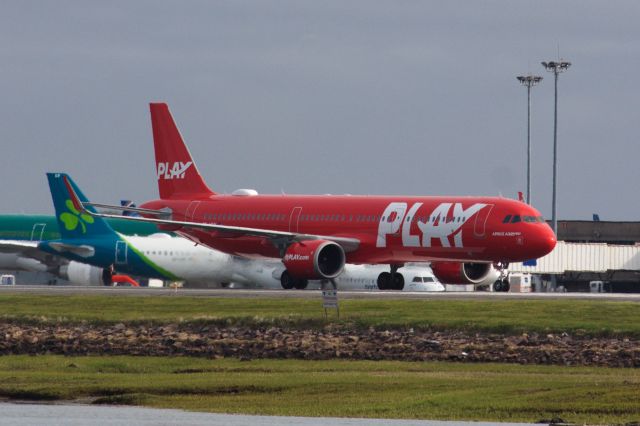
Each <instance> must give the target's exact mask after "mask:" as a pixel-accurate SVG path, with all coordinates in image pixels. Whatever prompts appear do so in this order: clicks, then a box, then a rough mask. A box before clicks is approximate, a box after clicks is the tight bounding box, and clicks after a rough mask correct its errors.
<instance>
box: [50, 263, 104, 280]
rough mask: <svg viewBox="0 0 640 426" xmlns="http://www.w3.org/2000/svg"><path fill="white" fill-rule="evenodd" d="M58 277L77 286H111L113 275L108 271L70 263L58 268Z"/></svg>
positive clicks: (83, 264)
mask: <svg viewBox="0 0 640 426" xmlns="http://www.w3.org/2000/svg"><path fill="white" fill-rule="evenodd" d="M59 275H60V277H61V278H64V279H65V280H69V281H70V282H72V283H73V284H78V285H111V276H112V275H113V273H112V272H111V271H110V270H109V269H104V268H98V267H97V266H91V265H87V264H85V263H80V262H74V261H71V262H69V264H68V265H63V266H61V267H60V273H59Z"/></svg>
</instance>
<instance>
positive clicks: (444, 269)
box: [431, 262, 502, 286]
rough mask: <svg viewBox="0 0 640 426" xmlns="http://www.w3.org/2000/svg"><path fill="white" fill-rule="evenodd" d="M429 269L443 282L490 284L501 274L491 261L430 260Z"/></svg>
mask: <svg viewBox="0 0 640 426" xmlns="http://www.w3.org/2000/svg"><path fill="white" fill-rule="evenodd" d="M431 270H433V274H434V275H435V276H436V278H438V280H439V281H440V282H441V283H443V284H474V285H476V286H478V285H490V284H493V283H494V282H496V281H497V280H498V279H499V278H500V276H501V275H502V272H501V271H500V270H499V269H497V268H496V267H495V266H493V264H491V263H461V262H432V263H431Z"/></svg>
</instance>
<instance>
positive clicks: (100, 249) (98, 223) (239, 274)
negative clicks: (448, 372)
mask: <svg viewBox="0 0 640 426" xmlns="http://www.w3.org/2000/svg"><path fill="white" fill-rule="evenodd" d="M63 176H64V179H66V180H68V182H69V183H70V185H71V186H72V187H73V189H74V192H75V193H76V194H78V196H79V197H80V199H81V200H83V201H87V199H86V197H85V196H84V194H83V193H82V191H81V190H80V189H79V188H78V186H77V185H76V184H75V182H73V180H71V178H69V177H68V176H67V175H63V174H59V173H58V174H53V173H50V174H48V175H47V178H48V181H49V187H50V190H51V195H52V199H53V202H54V206H55V210H56V220H57V222H58V224H57V225H58V226H57V227H55V226H49V231H48V232H49V234H46V235H45V234H44V232H45V231H44V229H45V227H46V225H45V224H44V223H42V224H41V225H42V226H38V227H36V226H34V227H33V231H32V235H31V237H35V238H37V237H38V235H40V240H41V241H23V242H22V243H21V244H20V243H18V242H16V241H14V242H12V243H8V242H6V241H0V248H2V247H5V248H6V247H12V248H13V249H14V250H15V249H16V247H19V248H22V249H24V251H27V252H29V254H26V253H25V252H24V251H23V253H22V255H23V256H25V257H26V258H27V259H30V260H34V261H35V259H34V258H33V257H29V256H34V253H36V252H37V256H39V257H40V258H42V257H43V256H45V255H46V256H48V257H49V261H48V263H49V264H53V263H54V262H58V263H60V258H65V259H69V260H70V262H68V264H66V266H64V267H63V268H62V270H63V271H66V276H64V278H68V279H70V280H71V281H72V282H76V283H82V282H83V280H84V281H87V280H88V278H90V277H93V278H94V280H93V281H91V280H89V281H90V282H91V283H93V284H98V283H99V282H95V281H102V282H104V283H107V282H108V279H109V277H110V274H111V273H112V272H113V271H117V272H124V273H128V274H132V275H136V276H143V277H151V278H160V279H163V280H180V281H186V282H187V284H188V285H212V284H222V283H233V284H235V285H240V286H244V287H258V288H281V284H280V279H279V278H280V277H279V275H278V274H281V273H282V272H283V268H281V267H280V265H278V264H274V263H271V264H270V263H268V262H261V261H248V262H247V261H244V260H243V259H239V258H237V257H234V256H230V255H228V254H224V253H221V252H218V251H215V250H211V249H209V248H206V247H203V246H201V245H195V244H194V243H193V242H191V241H189V240H186V239H184V238H180V237H172V236H170V235H168V234H165V233H157V232H156V233H154V234H150V231H152V230H155V226H153V225H148V224H145V226H142V227H140V226H137V228H139V229H137V230H138V232H137V233H139V234H140V233H146V234H150V235H146V236H140V235H126V234H125V233H123V232H116V231H114V230H113V228H112V227H111V226H109V224H108V223H107V222H106V221H105V220H104V219H102V218H99V217H98V218H94V217H92V216H90V215H87V214H84V213H82V212H80V211H78V210H76V209H75V208H74V207H73V205H72V204H71V202H70V195H69V193H68V189H67V187H66V185H65V184H64V183H63ZM114 221H115V223H116V224H120V223H121V222H122V220H114ZM133 223H134V222H127V224H128V225H129V226H128V228H129V230H135V227H132V226H131V225H132V224H133ZM50 225H52V224H50ZM52 229H56V230H57V229H59V231H58V232H56V233H54V232H52ZM5 233H6V234H11V235H12V236H17V235H18V234H17V233H16V232H13V233H9V232H5ZM34 233H35V234H34ZM26 234H27V232H23V233H22V234H20V235H22V236H23V237H26ZM0 235H2V230H0ZM42 237H49V238H42ZM32 239H34V238H32ZM348 268H355V269H354V271H353V272H352V273H350V274H349V275H348V276H347V278H348V284H349V285H348V286H347V287H349V288H352V289H372V287H373V286H372V285H371V283H372V282H374V283H375V282H376V281H377V278H378V275H379V274H380V273H383V271H376V269H375V268H373V269H367V270H362V268H358V267H348ZM91 272H93V274H92V273H91ZM98 272H100V273H98ZM376 272H377V273H376ZM402 272H403V274H404V276H403V279H406V281H407V282H406V286H404V288H405V289H406V290H409V291H411V290H413V291H441V290H443V289H444V287H443V286H442V285H441V284H440V283H437V282H436V281H435V280H433V279H432V274H431V271H430V269H429V268H428V266H426V265H414V266H410V267H407V268H405V269H403V270H402ZM427 280H428V281H427ZM345 284H347V282H345Z"/></svg>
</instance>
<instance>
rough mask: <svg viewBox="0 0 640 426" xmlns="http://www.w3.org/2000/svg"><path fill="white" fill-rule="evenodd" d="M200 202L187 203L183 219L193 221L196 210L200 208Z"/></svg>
mask: <svg viewBox="0 0 640 426" xmlns="http://www.w3.org/2000/svg"><path fill="white" fill-rule="evenodd" d="M200 203H201V201H192V202H190V203H189V206H188V207H187V211H186V212H185V219H186V220H192V221H195V217H196V210H197V209H198V207H199V206H200Z"/></svg>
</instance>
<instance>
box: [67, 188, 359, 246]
mask: <svg viewBox="0 0 640 426" xmlns="http://www.w3.org/2000/svg"><path fill="white" fill-rule="evenodd" d="M63 180H64V183H65V186H66V187H67V191H68V193H69V196H70V198H71V203H72V204H73V206H74V207H75V208H76V210H78V211H82V212H84V213H86V214H89V215H91V216H98V217H105V218H113V219H125V220H132V221H138V222H149V223H156V224H158V225H169V226H173V227H178V228H194V229H203V230H206V231H218V232H221V233H224V234H228V235H225V237H229V236H238V237H241V236H253V237H262V238H266V239H268V240H269V241H271V242H272V243H273V244H274V246H276V247H283V246H285V247H286V245H288V244H290V243H292V242H300V241H308V240H327V241H333V242H335V243H337V244H339V245H340V246H341V247H342V248H343V249H344V251H345V252H352V251H355V250H357V249H358V247H359V246H360V240H358V239H357V238H348V237H337V236H329V235H312V234H299V233H296V232H285V231H275V230H267V229H258V228H246V227H242V226H229V225H218V224H215V223H200V222H188V221H179V220H170V219H164V218H159V219H152V218H146V217H137V216H121V215H114V214H108V213H97V212H95V211H91V210H89V209H86V208H85V204H86V205H92V206H100V207H104V208H112V209H116V210H120V209H122V206H112V205H108V204H95V203H89V202H87V203H83V202H82V201H80V198H79V197H78V195H77V194H76V192H75V190H74V189H73V186H72V185H71V184H70V183H69V181H68V179H67V177H66V176H63ZM137 210H138V211H140V210H141V209H137ZM144 210H146V209H144ZM147 212H154V213H153V214H156V213H162V214H167V213H168V212H162V211H156V210H147ZM143 213H144V212H143Z"/></svg>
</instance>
